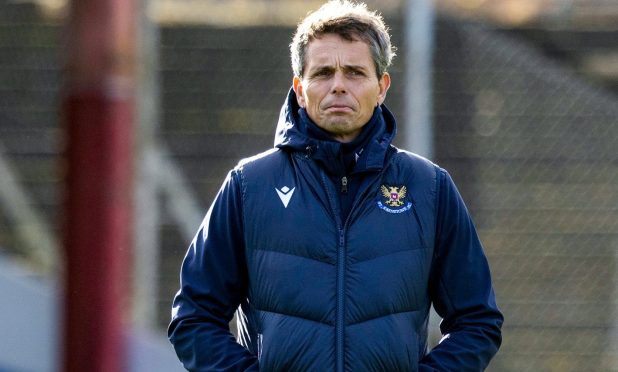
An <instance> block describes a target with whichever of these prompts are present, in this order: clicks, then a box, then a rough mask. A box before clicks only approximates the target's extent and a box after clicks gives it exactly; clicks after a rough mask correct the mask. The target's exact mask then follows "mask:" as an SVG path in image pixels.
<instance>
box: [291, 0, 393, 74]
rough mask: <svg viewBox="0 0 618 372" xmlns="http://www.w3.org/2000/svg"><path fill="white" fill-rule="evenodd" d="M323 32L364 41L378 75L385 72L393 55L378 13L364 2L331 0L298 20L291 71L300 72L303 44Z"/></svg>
mask: <svg viewBox="0 0 618 372" xmlns="http://www.w3.org/2000/svg"><path fill="white" fill-rule="evenodd" d="M325 34H336V35H339V36H341V37H342V38H343V39H345V40H349V41H355V40H361V41H364V42H366V43H367V44H368V45H369V50H370V51H371V56H372V58H373V62H374V64H375V66H376V74H377V75H378V79H379V78H380V77H381V76H382V75H383V74H384V73H385V72H386V69H387V68H388V67H389V66H390V65H391V62H392V60H393V57H394V56H395V48H394V47H393V46H392V45H391V38H390V35H389V33H388V28H387V27H386V25H385V24H384V20H383V19H382V16H381V15H379V14H378V13H376V12H372V11H369V10H368V9H367V5H366V4H364V3H354V2H351V1H348V0H332V1H329V2H327V3H326V4H324V5H322V6H321V7H320V8H319V9H318V10H316V11H315V12H313V13H310V14H309V15H308V16H307V17H305V19H303V20H302V21H301V22H300V23H299V24H298V27H297V28H296V33H295V34H294V39H293V40H292V43H291V44H290V52H291V57H292V70H293V71H294V75H296V76H298V77H302V76H303V72H304V69H305V53H306V50H307V45H309V43H310V42H311V41H312V40H314V39H316V38H320V37H321V36H322V35H325Z"/></svg>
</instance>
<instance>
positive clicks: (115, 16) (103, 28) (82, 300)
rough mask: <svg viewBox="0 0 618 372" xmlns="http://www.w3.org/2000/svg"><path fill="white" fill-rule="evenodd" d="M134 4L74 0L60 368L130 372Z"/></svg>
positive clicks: (66, 105) (66, 114)
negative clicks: (126, 328) (127, 333)
mask: <svg viewBox="0 0 618 372" xmlns="http://www.w3.org/2000/svg"><path fill="white" fill-rule="evenodd" d="M135 1H136V0H73V1H71V3H70V7H69V22H68V27H67V33H66V57H67V61H66V75H65V76H66V85H65V90H64V96H63V101H62V119H63V123H64V129H65V133H66V145H67V147H66V162H65V168H66V190H65V191H66V194H65V199H64V202H65V209H64V217H65V219H64V224H65V225H64V244H65V263H66V265H65V268H64V269H65V270H64V305H65V306H64V319H63V321H64V326H63V330H64V342H63V346H64V350H63V359H62V363H63V365H62V370H63V371H67V372H69V371H70V372H73V371H92V372H109V371H123V370H125V369H126V368H125V366H126V364H125V360H126V358H125V351H126V345H125V344H124V340H125V335H124V333H125V332H124V321H125V319H126V318H128V315H129V311H128V309H126V307H127V305H128V304H129V302H128V293H129V290H130V288H129V286H128V283H129V282H130V281H129V280H128V279H129V278H128V268H129V260H130V257H131V255H130V232H131V230H132V173H133V156H132V147H133V133H134V124H133V122H134V118H133V117H134V81H135V78H134V74H135V73H134V70H135V69H134V60H135V42H134V40H135V37H134V35H135V27H136V21H135V9H136V7H135Z"/></svg>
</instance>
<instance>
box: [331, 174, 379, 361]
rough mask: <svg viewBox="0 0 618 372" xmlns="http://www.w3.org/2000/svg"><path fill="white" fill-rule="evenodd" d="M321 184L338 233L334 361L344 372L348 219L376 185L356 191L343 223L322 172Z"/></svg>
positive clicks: (344, 189)
mask: <svg viewBox="0 0 618 372" xmlns="http://www.w3.org/2000/svg"><path fill="white" fill-rule="evenodd" d="M320 173H321V174H322V184H323V185H324V189H325V190H326V194H327V196H328V200H329V202H330V203H331V210H332V211H333V214H334V217H335V221H336V223H337V231H338V232H339V239H338V249H337V309H336V321H335V360H336V371H337V372H344V352H343V350H344V347H345V342H344V340H345V324H344V323H345V261H346V239H345V237H346V232H347V227H348V223H349V221H350V217H351V216H352V212H353V211H354V209H355V208H357V207H358V204H359V203H360V201H361V200H362V199H363V197H364V194H365V192H366V191H367V190H370V189H371V188H372V186H373V184H375V183H376V180H377V179H376V180H373V181H371V182H369V183H368V185H367V187H365V188H363V189H361V190H358V193H357V194H356V197H355V198H354V203H353V204H352V208H351V209H350V212H349V213H348V216H347V218H346V220H345V221H342V220H341V211H339V214H337V213H335V211H338V210H339V208H338V207H337V206H338V205H339V204H338V201H339V200H338V198H337V195H336V193H334V194H333V192H332V191H333V189H332V186H331V185H332V181H330V180H329V179H328V176H326V174H325V173H324V172H323V171H322V172H320ZM347 187H348V178H347V177H346V176H344V177H342V178H341V192H342V193H345V192H347V191H348V188H347Z"/></svg>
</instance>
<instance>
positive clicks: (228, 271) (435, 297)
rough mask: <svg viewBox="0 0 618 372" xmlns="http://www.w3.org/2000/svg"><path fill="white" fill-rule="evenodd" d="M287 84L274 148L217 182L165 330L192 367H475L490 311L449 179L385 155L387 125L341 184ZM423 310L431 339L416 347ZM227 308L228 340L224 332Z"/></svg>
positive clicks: (471, 231) (387, 121) (470, 232)
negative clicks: (348, 201)
mask: <svg viewBox="0 0 618 372" xmlns="http://www.w3.org/2000/svg"><path fill="white" fill-rule="evenodd" d="M298 111H299V108H298V106H297V105H296V98H295V96H294V93H293V92H292V91H290V94H289V95H288V100H287V102H286V104H284V106H283V108H282V111H281V116H280V120H279V125H278V131H277V136H276V141H275V144H276V147H275V148H274V149H272V150H269V151H267V152H265V153H262V154H260V155H257V156H255V157H252V158H249V159H245V160H243V161H241V162H240V163H239V165H238V166H237V167H236V168H234V169H233V170H232V171H231V172H230V173H229V174H228V177H227V178H226V180H225V182H224V184H223V186H222V187H221V189H220V191H219V193H218V195H217V196H216V198H215V200H214V202H213V204H212V205H211V207H210V209H209V210H208V213H207V214H206V217H205V219H204V221H203V223H202V225H201V226H200V228H199V230H198V233H197V235H196V237H195V239H194V240H193V242H192V243H191V245H190V247H189V250H188V252H187V254H186V257H185V259H184V261H183V264H182V269H181V284H180V290H179V292H178V293H177V295H176V297H175V299H174V303H173V309H172V321H171V323H170V326H169V331H168V332H169V333H168V334H169V337H170V340H171V342H172V343H173V345H174V347H175V350H176V353H177V355H178V357H179V358H180V360H181V361H182V363H183V364H184V366H185V368H187V369H188V370H191V371H258V370H262V371H337V372H343V371H417V370H418V371H481V370H483V369H484V368H485V367H486V366H487V364H488V363H489V361H490V359H491V358H492V357H493V355H494V354H495V353H496V352H497V350H498V348H499V346H500V343H501V331H500V329H501V325H502V321H503V317H502V314H501V313H500V311H499V310H498V308H497V306H496V302H495V297H494V292H493V289H492V284H491V278H490V272H489V267H488V263H487V260H486V258H485V255H484V253H483V250H482V246H481V243H480V242H479V239H478V237H477V233H476V231H475V228H474V225H473V222H472V220H471V218H470V216H469V214H468V211H467V209H466V207H465V205H464V203H463V201H462V199H461V197H460V195H459V193H458V191H457V189H456V187H455V185H454V184H453V182H452V180H451V178H450V176H449V175H448V173H447V172H446V171H445V170H443V169H441V168H440V167H438V166H436V165H434V164H433V163H431V162H429V161H428V160H426V159H424V158H421V157H419V156H417V155H414V154H412V153H409V152H406V151H402V150H400V149H397V148H396V147H394V146H393V145H392V144H391V142H392V139H393V137H394V135H395V132H396V130H395V120H394V118H393V116H392V114H391V113H390V112H389V111H388V109H387V108H386V107H385V106H381V107H378V108H376V111H375V113H374V118H377V124H376V125H379V128H378V129H379V130H376V131H374V132H375V134H374V135H373V137H372V138H371V140H370V141H369V142H368V143H367V144H366V146H365V147H364V148H363V151H362V152H361V154H360V156H358V160H357V164H356V167H355V168H354V171H353V172H352V174H350V175H349V176H350V179H352V180H355V181H354V182H357V183H358V184H357V185H356V187H357V189H358V191H357V192H356V194H355V197H354V201H353V203H352V207H351V209H350V212H349V214H347V216H345V218H342V214H341V210H340V206H341V204H340V202H339V201H340V199H341V196H342V193H344V192H345V187H344V186H345V185H342V184H340V183H339V182H336V181H337V178H336V177H335V178H334V177H333V176H332V175H328V174H327V173H326V172H325V170H324V167H323V166H321V165H320V164H321V163H320V162H319V161H317V160H318V159H321V160H323V161H324V159H326V160H328V159H329V157H336V156H337V151H338V147H337V144H336V143H334V142H328V141H321V140H316V139H315V138H312V137H311V136H309V135H308V134H307V130H306V128H304V124H303V122H302V121H301V120H299V115H298ZM432 304H433V306H434V308H435V309H436V311H437V313H438V314H439V315H440V317H442V319H443V320H442V322H441V324H440V328H441V332H442V334H443V336H444V337H443V338H442V341H441V342H440V344H439V345H437V346H436V347H435V348H433V349H431V350H428V347H427V325H428V315H429V309H430V306H431V305H432ZM237 309H238V313H237V315H238V316H237V319H238V330H239V334H238V337H237V338H236V339H235V338H234V337H233V335H232V334H231V333H230V332H229V329H228V323H229V322H230V321H231V319H232V317H233V315H234V312H235V311H236V310H237Z"/></svg>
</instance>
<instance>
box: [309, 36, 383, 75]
mask: <svg viewBox="0 0 618 372" xmlns="http://www.w3.org/2000/svg"><path fill="white" fill-rule="evenodd" d="M305 57H306V58H305V62H306V63H307V67H309V68H310V67H311V66H312V65H325V64H326V65H331V64H346V65H350V64H353V65H367V67H370V66H372V65H373V59H372V57H371V51H370V49H369V45H367V43H366V42H364V41H362V40H360V39H357V40H352V41H350V40H346V39H344V38H342V37H341V36H339V35H336V34H325V35H322V36H321V37H320V38H315V39H313V40H311V41H310V42H309V44H308V45H307V50H306V52H305Z"/></svg>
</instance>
